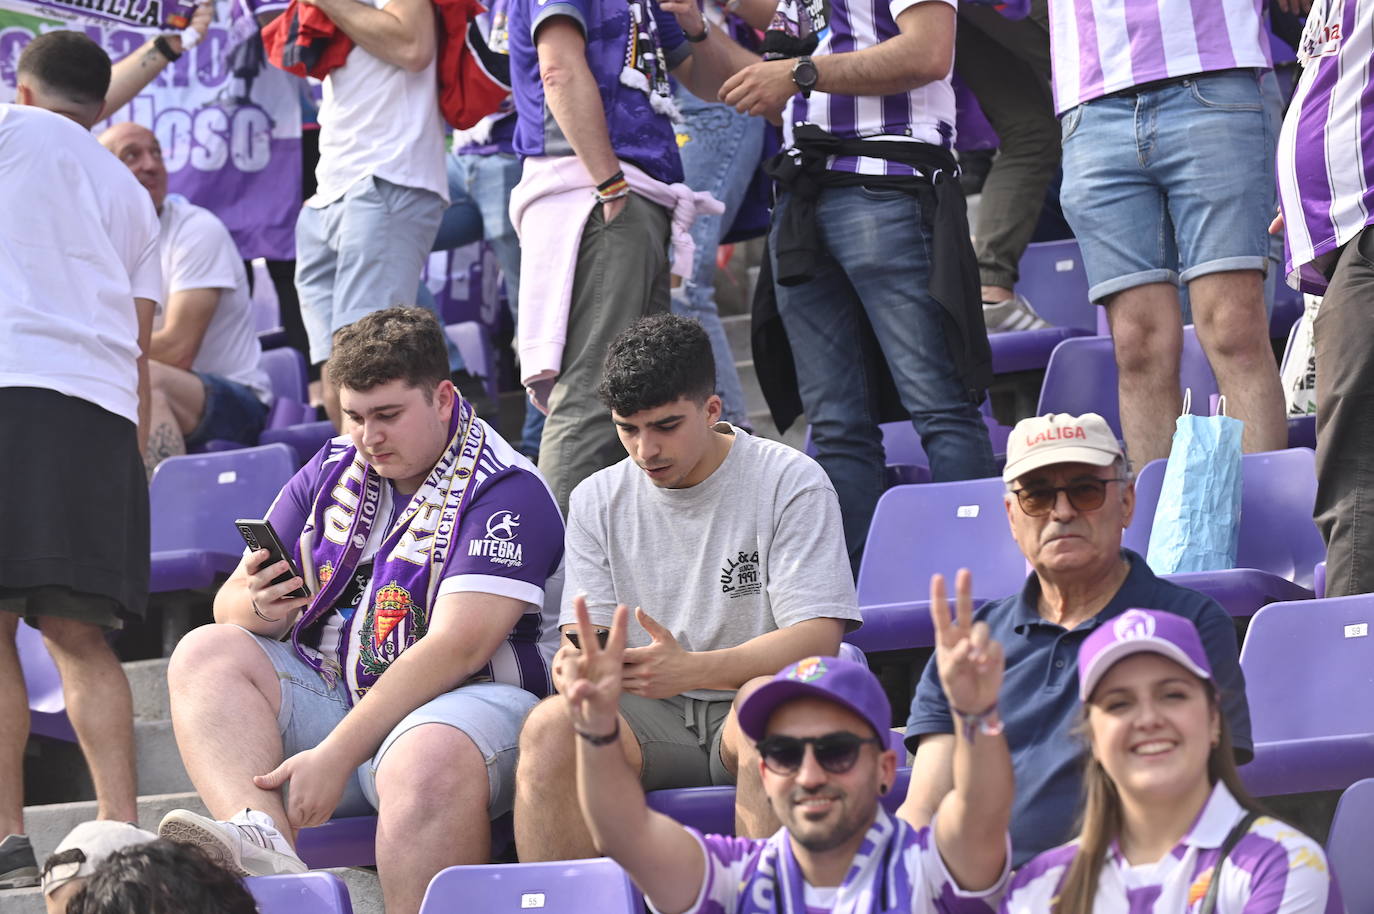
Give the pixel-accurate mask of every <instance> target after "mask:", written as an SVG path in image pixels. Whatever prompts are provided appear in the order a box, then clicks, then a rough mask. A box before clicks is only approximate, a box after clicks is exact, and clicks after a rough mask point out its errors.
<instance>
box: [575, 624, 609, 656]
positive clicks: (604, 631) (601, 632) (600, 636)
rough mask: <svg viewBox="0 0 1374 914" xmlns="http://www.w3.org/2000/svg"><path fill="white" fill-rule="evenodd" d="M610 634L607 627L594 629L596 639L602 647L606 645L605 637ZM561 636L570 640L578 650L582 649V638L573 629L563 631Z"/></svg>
mask: <svg viewBox="0 0 1374 914" xmlns="http://www.w3.org/2000/svg"><path fill="white" fill-rule="evenodd" d="M610 636H611V630H610V629H608V628H598V629H597V630H596V640H597V641H599V642H600V643H601V646H602V647H605V646H606V639H607V638H609V637H610ZM563 637H565V638H567V639H568V640H569V641H571V642H572V646H573V647H575V648H577V649H578V650H579V651H580V650H582V639H581V638H580V637H578V634H577V632H575V631H571V632H564V633H563Z"/></svg>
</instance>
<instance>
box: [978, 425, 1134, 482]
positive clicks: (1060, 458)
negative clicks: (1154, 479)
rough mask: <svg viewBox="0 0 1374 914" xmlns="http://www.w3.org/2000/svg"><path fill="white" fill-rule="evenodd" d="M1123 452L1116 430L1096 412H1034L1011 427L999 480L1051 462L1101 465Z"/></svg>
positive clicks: (1120, 456) (1009, 480)
mask: <svg viewBox="0 0 1374 914" xmlns="http://www.w3.org/2000/svg"><path fill="white" fill-rule="evenodd" d="M1123 456H1124V455H1123V454H1122V452H1121V444H1120V443H1119V442H1118V441H1117V440H1116V433H1115V432H1113V431H1112V429H1111V426H1109V425H1107V420H1106V419H1103V418H1102V417H1101V416H1099V415H1098V414H1097V413H1084V414H1083V415H1081V416H1070V415H1069V414H1068V413H1054V414H1052V415H1048V416H1034V417H1032V418H1030V419H1022V420H1021V421H1020V422H1018V423H1016V428H1014V429H1012V430H1011V437H1010V438H1008V439H1007V466H1006V469H1004V470H1003V471H1002V481H1003V482H1011V481H1012V480H1014V479H1016V478H1018V477H1020V476H1024V475H1025V474H1027V473H1029V472H1030V471H1031V470H1038V469H1040V468H1041V467H1046V466H1050V465H1051V464H1055V463H1088V464H1092V465H1093V466H1099V467H1105V466H1109V465H1110V464H1112V463H1113V462H1115V461H1117V460H1119V459H1121V458H1122V457H1123Z"/></svg>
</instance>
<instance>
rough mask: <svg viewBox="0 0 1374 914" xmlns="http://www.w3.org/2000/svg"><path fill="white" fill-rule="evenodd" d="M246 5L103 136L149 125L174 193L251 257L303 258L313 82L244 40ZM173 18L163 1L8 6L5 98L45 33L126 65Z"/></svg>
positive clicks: (220, 19) (227, 6)
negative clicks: (304, 148) (214, 220)
mask: <svg viewBox="0 0 1374 914" xmlns="http://www.w3.org/2000/svg"><path fill="white" fill-rule="evenodd" d="M236 2H240V0H216V10H215V21H214V23H213V24H212V25H211V26H210V30H209V32H208V33H207V34H206V36H205V39H204V40H203V41H202V42H201V43H200V44H199V45H197V46H196V47H195V48H192V49H191V50H189V51H187V52H186V53H185V54H184V55H183V56H182V58H181V59H180V60H178V61H176V62H175V63H172V64H170V65H168V66H167V68H166V69H165V70H163V71H162V73H160V74H159V75H158V77H157V79H155V80H154V81H153V82H152V83H151V84H149V85H148V86H147V88H145V89H144V90H143V92H142V93H140V94H139V95H137V96H135V98H134V100H133V101H132V102H130V103H129V104H128V105H127V106H125V107H124V108H123V109H122V110H120V111H116V112H114V114H113V116H112V117H111V118H110V119H108V120H106V121H103V122H102V123H100V124H97V125H96V127H95V132H96V134H97V135H98V134H99V133H100V132H101V131H103V130H104V129H105V128H106V127H108V126H110V125H111V124H114V123H117V122H121V121H127V120H133V121H137V122H138V123H140V124H143V125H144V126H146V127H148V128H149V129H151V130H152V131H153V132H154V133H156V134H157V138H158V142H159V143H160V144H161V145H162V156H163V161H164V162H165V163H166V166H167V174H168V189H169V190H170V191H172V192H173V193H179V194H182V195H183V196H185V197H186V198H187V199H189V200H191V202H193V203H197V204H199V205H200V206H204V207H205V208H206V209H209V210H210V211H211V212H213V213H214V214H215V215H217V216H219V217H220V219H222V220H223V221H224V223H225V225H227V226H228V227H229V231H230V232H231V233H232V234H233V236H234V241H235V243H237V244H238V247H239V252H240V253H241V254H242V255H243V257H244V259H245V260H251V259H253V258H256V257H266V258H268V259H271V260H291V259H293V258H294V257H295V249H296V245H295V224H296V215H297V214H298V213H299V212H300V208H301V114H300V94H299V93H300V91H301V80H299V79H298V78H297V77H294V76H292V75H290V74H288V73H284V72H282V71H281V70H278V69H276V68H275V67H271V66H268V65H267V64H266V61H265V60H264V59H263V55H262V54H261V53H254V49H255V44H254V43H252V42H244V41H242V40H241V39H242V37H243V36H244V35H245V34H250V35H251V32H252V31H253V28H252V26H251V20H250V21H249V23H248V28H244V23H243V16H242V14H241V13H240V12H239V11H237V10H234V9H233V6H234V4H235V3H236ZM87 3H88V4H90V5H89V6H82V5H81V4H87ZM161 16H162V0H68V2H65V3H64V2H62V0H0V101H13V100H14V93H15V81H16V73H15V68H16V66H17V64H18V60H19V55H20V53H21V52H22V51H23V49H24V47H25V45H27V44H28V43H29V42H30V41H31V40H33V38H34V36H36V35H40V34H42V33H44V32H49V31H53V30H54V29H78V30H80V31H84V32H85V33H86V34H87V35H89V36H90V37H91V38H92V40H94V41H96V42H97V43H99V44H100V45H101V46H102V47H103V48H104V49H105V50H106V51H107V52H108V53H109V55H110V59H111V60H115V61H119V60H122V59H123V58H125V57H127V56H129V55H130V54H132V53H134V51H136V50H137V49H138V48H139V47H140V46H141V45H142V44H143V43H144V42H145V41H147V40H148V39H149V38H150V37H152V36H154V35H156V34H159V33H160V32H164V31H168V30H166V29H162V28H159V27H157V23H159V22H160V21H161ZM148 20H151V21H152V23H153V27H151V28H148V27H145V26H144V23H145V22H146V21H148ZM231 23H233V32H234V33H235V34H234V37H232V38H231V35H230V31H231V25H230V24H231Z"/></svg>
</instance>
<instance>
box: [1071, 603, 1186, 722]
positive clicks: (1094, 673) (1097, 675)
mask: <svg viewBox="0 0 1374 914" xmlns="http://www.w3.org/2000/svg"><path fill="white" fill-rule="evenodd" d="M1145 651H1148V652H1150V653H1153V654H1160V655H1162V656H1164V657H1168V658H1169V659H1170V660H1172V661H1174V662H1175V663H1177V664H1178V665H1179V666H1181V667H1183V668H1184V669H1186V670H1188V672H1190V673H1192V674H1193V675H1194V676H1197V677H1199V678H1201V679H1209V680H1210V679H1211V678H1212V665H1211V664H1210V663H1208V662H1207V652H1206V651H1205V650H1203V649H1202V639H1201V638H1199V637H1198V633H1197V629H1196V628H1195V627H1194V626H1193V623H1192V622H1189V621H1188V620H1187V619H1185V618H1183V617H1182V616H1179V615H1176V614H1174V613H1170V612H1162V611H1160V610H1157V609H1128V610H1126V611H1125V612H1124V613H1122V614H1121V615H1119V616H1117V617H1116V618H1115V619H1109V620H1108V621H1106V622H1104V623H1102V624H1101V625H1099V626H1098V627H1097V631H1095V632H1093V633H1092V634H1091V635H1089V636H1088V638H1087V640H1086V641H1084V642H1083V646H1082V647H1080V648H1079V649H1078V697H1079V698H1080V699H1082V700H1083V701H1087V700H1088V697H1089V696H1090V695H1092V693H1093V689H1095V688H1097V684H1098V683H1099V682H1101V681H1102V677H1103V676H1105V675H1107V671H1108V670H1109V669H1111V668H1112V666H1113V665H1114V664H1115V663H1116V662H1117V661H1118V660H1122V659H1124V658H1126V657H1129V656H1131V655H1132V654H1139V653H1142V652H1145Z"/></svg>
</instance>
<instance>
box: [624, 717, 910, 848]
mask: <svg viewBox="0 0 1374 914" xmlns="http://www.w3.org/2000/svg"><path fill="white" fill-rule="evenodd" d="M889 732H890V733H891V742H890V743H889V748H891V749H895V750H896V751H897V765H898V767H897V777H896V779H895V780H894V781H893V783H892V789H891V790H889V791H888V792H887V793H885V794H884V795H883V797H882V804H883V808H884V809H886V810H887V811H888V812H889V813H891V814H892V815H896V814H897V807H899V806H901V805H902V801H903V800H904V799H906V790H907V785H908V784H909V783H910V782H911V769H910V768H907V767H905V759H906V749H905V747H903V746H902V744H901V734H899V733H896V732H895V731H889ZM648 798H649V808H650V809H656V810H658V811H659V812H661V813H663V814H664V815H665V816H669V817H671V818H673V819H676V820H677V821H678V822H680V823H682V824H683V825H687V826H690V827H691V828H695V829H696V830H697V831H699V832H701V833H702V834H703V835H733V834H734V833H735V788H733V787H728V786H727V787H683V788H679V789H677V790H651V791H649V793H648Z"/></svg>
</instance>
